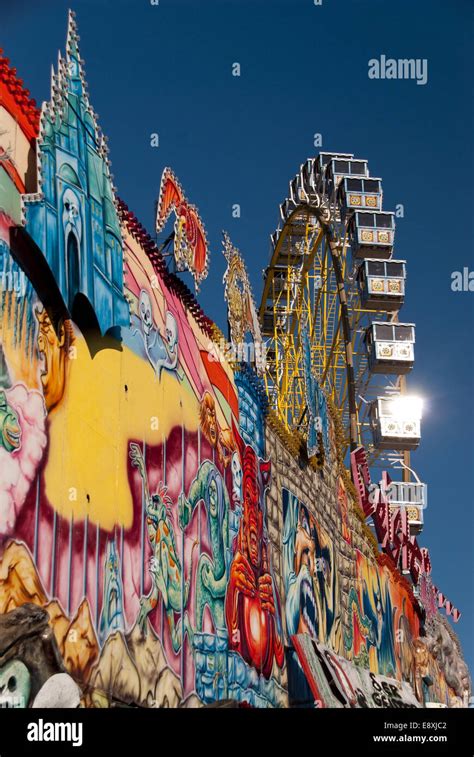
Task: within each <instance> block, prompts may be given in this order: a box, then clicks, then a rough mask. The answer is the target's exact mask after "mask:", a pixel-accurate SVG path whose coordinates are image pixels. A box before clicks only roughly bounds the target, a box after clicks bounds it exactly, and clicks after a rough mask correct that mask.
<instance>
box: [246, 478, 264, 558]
mask: <svg viewBox="0 0 474 757" xmlns="http://www.w3.org/2000/svg"><path fill="white" fill-rule="evenodd" d="M244 523H245V534H246V540H247V551H248V554H249V556H250V560H251V562H252V565H253V566H254V567H255V568H257V567H258V566H259V565H260V543H261V539H262V512H261V510H260V508H259V506H258V488H257V481H256V479H255V475H254V474H253V475H252V474H251V472H250V471H248V472H247V473H246V475H244Z"/></svg>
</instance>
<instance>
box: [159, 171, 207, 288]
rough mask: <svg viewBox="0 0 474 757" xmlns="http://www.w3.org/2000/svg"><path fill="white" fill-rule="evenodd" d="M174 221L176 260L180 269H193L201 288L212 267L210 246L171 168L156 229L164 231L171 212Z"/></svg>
mask: <svg viewBox="0 0 474 757" xmlns="http://www.w3.org/2000/svg"><path fill="white" fill-rule="evenodd" d="M172 212H174V214H175V222H174V259H175V263H176V268H177V270H178V271H185V270H187V271H190V272H191V274H192V276H193V279H194V285H195V287H196V291H199V286H200V284H201V281H203V280H204V279H205V278H206V276H207V274H208V270H209V254H210V253H209V245H208V241H207V237H206V231H205V229H204V224H203V222H202V220H201V218H200V216H199V212H198V209H197V208H196V207H195V206H194V205H190V204H189V202H188V201H187V199H186V196H185V194H184V191H183V189H182V188H181V185H180V183H179V181H178V179H177V178H176V176H175V175H174V173H173V171H172V170H171V168H165V170H164V171H163V175H162V177H161V185H160V194H159V197H158V203H157V209H156V231H157V233H160V231H162V229H163V228H164V226H165V224H166V221H167V220H168V218H169V217H170V215H171V213H172Z"/></svg>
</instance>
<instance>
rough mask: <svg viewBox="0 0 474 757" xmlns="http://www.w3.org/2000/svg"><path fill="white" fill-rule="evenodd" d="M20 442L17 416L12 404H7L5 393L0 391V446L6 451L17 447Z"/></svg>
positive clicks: (11, 450) (12, 450)
mask: <svg viewBox="0 0 474 757" xmlns="http://www.w3.org/2000/svg"><path fill="white" fill-rule="evenodd" d="M20 443H21V428H20V423H19V421H18V416H17V414H16V413H15V411H14V410H13V408H12V406H11V405H9V404H8V401H7V395H6V394H5V392H4V391H0V447H4V448H5V449H6V451H7V452H14V451H15V450H17V449H19V447H20Z"/></svg>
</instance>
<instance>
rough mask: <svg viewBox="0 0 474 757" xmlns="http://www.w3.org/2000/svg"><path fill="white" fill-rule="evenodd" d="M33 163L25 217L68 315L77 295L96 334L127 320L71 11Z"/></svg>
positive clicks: (105, 161) (111, 204)
mask: <svg viewBox="0 0 474 757" xmlns="http://www.w3.org/2000/svg"><path fill="white" fill-rule="evenodd" d="M37 170H38V184H37V187H38V189H37V192H35V193H34V194H25V195H23V208H24V224H25V226H26V230H27V231H28V233H29V234H30V235H31V236H32V238H33V239H34V241H35V242H36V244H37V245H38V247H39V248H40V249H41V250H42V252H43V254H44V256H45V258H46V260H47V262H48V264H49V266H50V268H51V270H52V273H53V275H54V276H55V278H56V281H57V283H58V287H59V290H60V292H61V295H62V297H63V300H64V304H65V306H66V308H67V309H68V311H69V313H70V314H71V315H72V311H73V308H74V304H75V302H76V296H77V295H81V296H82V297H83V298H84V297H85V298H86V299H87V300H88V301H89V304H90V305H91V306H92V308H93V310H94V312H95V315H96V318H97V323H98V325H99V328H100V330H101V332H102V333H105V332H106V331H107V330H108V329H110V328H112V327H121V326H128V325H129V320H130V317H129V307H128V303H127V300H126V299H125V297H124V293H123V249H122V232H121V225H120V218H119V214H118V204H117V197H116V190H115V187H114V185H113V182H112V179H113V176H112V174H111V171H110V162H109V158H108V151H107V145H106V140H105V137H104V135H103V133H102V131H101V130H100V128H99V125H98V121H97V115H96V114H95V112H94V110H93V108H92V106H91V104H90V101H89V94H88V90H87V84H86V80H85V75H84V66H83V61H82V59H81V57H80V54H79V35H78V33H77V26H76V20H75V14H74V13H73V11H69V16H68V25H67V38H66V54H65V56H62V55H61V53H59V55H58V63H57V68H56V70H54V68H53V69H52V71H51V97H50V100H49V101H47V102H45V103H43V106H42V108H41V118H40V131H39V136H38V149H37ZM82 302H83V299H82Z"/></svg>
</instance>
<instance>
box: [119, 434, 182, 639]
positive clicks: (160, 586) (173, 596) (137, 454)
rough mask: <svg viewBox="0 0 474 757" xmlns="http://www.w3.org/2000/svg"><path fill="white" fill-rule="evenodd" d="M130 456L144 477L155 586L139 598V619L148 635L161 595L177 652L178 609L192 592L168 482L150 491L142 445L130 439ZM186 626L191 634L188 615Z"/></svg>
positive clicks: (180, 631) (143, 631)
mask: <svg viewBox="0 0 474 757" xmlns="http://www.w3.org/2000/svg"><path fill="white" fill-rule="evenodd" d="M130 460H131V461H132V465H133V466H134V467H135V468H138V470H139V472H140V476H141V478H142V481H143V492H144V497H145V503H146V505H145V512H146V526H147V532H148V540H149V542H150V546H151V548H152V551H153V556H152V557H151V559H150V575H151V580H152V588H151V591H150V593H149V595H148V596H147V597H142V598H141V599H140V611H139V614H138V620H137V622H138V625H139V626H140V628H141V631H142V633H143V634H144V635H145V634H146V632H147V629H148V624H147V618H148V615H149V614H150V613H151V612H152V610H154V609H155V607H156V605H157V603H158V598H159V596H160V595H161V596H162V597H163V605H164V610H165V612H166V616H167V618H168V624H169V628H170V633H171V641H172V645H173V650H174V651H175V652H177V651H178V650H179V649H180V647H181V644H182V625H183V623H182V622H181V617H180V618H179V619H178V621H177V622H176V621H175V613H181V611H182V608H184V607H185V606H186V603H187V601H188V596H189V579H188V580H187V581H184V586H182V577H183V572H182V567H181V562H180V560H179V557H178V551H177V549H176V541H175V536H174V530H173V524H172V522H171V518H170V514H169V511H168V508H170V507H171V505H172V502H171V498H170V496H169V495H168V493H167V488H166V486H163V484H162V483H160V485H159V487H158V489H157V491H156V493H155V494H150V489H149V486H148V477H147V473H146V467H145V461H144V459H143V455H142V452H141V449H140V447H139V446H138V444H135V443H133V442H131V443H130ZM182 591H183V595H182ZM184 627H185V630H187V631H188V634H189V635H190V638H191V629H190V628H189V624H188V621H187V616H185V622H184Z"/></svg>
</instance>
